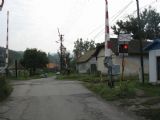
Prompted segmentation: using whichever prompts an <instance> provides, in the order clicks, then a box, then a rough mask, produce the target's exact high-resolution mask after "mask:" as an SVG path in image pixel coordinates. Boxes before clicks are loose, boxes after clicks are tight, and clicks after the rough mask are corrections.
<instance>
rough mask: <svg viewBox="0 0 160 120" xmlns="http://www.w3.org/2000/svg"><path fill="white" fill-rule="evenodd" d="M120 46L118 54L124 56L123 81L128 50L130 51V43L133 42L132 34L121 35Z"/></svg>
mask: <svg viewBox="0 0 160 120" xmlns="http://www.w3.org/2000/svg"><path fill="white" fill-rule="evenodd" d="M118 40H119V42H118V43H119V45H118V52H119V56H122V74H121V81H123V80H124V68H125V56H128V49H129V45H128V43H129V41H130V40H131V35H130V34H120V35H119V38H118Z"/></svg>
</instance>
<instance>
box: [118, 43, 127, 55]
mask: <svg viewBox="0 0 160 120" xmlns="http://www.w3.org/2000/svg"><path fill="white" fill-rule="evenodd" d="M119 53H128V44H119Z"/></svg>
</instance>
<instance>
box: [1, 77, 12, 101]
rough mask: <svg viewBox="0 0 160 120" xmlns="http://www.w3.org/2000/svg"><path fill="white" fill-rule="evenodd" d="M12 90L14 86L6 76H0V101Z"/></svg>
mask: <svg viewBox="0 0 160 120" xmlns="http://www.w3.org/2000/svg"><path fill="white" fill-rule="evenodd" d="M11 91H12V87H11V85H10V84H9V82H8V81H7V80H6V79H5V77H4V76H0V101H2V100H4V99H5V98H7V97H8V96H9V95H10V93H11Z"/></svg>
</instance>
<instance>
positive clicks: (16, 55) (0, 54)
mask: <svg viewBox="0 0 160 120" xmlns="http://www.w3.org/2000/svg"><path fill="white" fill-rule="evenodd" d="M5 54H6V49H5V48H3V47H0V66H1V67H2V66H3V67H4V66H5ZM22 56H23V52H19V51H13V50H9V65H12V64H14V63H15V60H20V59H21V58H22Z"/></svg>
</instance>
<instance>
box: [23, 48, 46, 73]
mask: <svg viewBox="0 0 160 120" xmlns="http://www.w3.org/2000/svg"><path fill="white" fill-rule="evenodd" d="M21 63H22V65H23V66H24V67H25V68H26V69H28V70H29V71H30V75H34V74H35V72H36V69H38V68H45V67H46V64H47V63H48V57H47V55H46V53H45V52H42V51H40V50H37V49H35V48H34V49H26V50H25V52H24V55H23V58H22V59H21Z"/></svg>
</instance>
